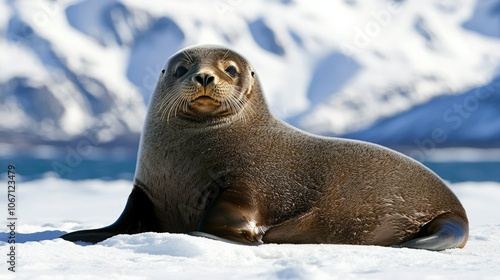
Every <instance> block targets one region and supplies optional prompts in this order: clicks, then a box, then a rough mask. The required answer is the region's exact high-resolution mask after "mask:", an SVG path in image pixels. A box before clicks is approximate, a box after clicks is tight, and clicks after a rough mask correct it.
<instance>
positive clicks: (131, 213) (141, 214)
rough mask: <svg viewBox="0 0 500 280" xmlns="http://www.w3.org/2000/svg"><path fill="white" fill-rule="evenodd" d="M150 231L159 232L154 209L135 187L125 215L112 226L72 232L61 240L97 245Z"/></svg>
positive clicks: (143, 194) (129, 198) (144, 195)
mask: <svg viewBox="0 0 500 280" xmlns="http://www.w3.org/2000/svg"><path fill="white" fill-rule="evenodd" d="M149 231H159V228H158V221H157V218H156V214H155V212H154V207H153V204H152V202H151V200H150V199H149V198H148V197H147V195H146V194H145V193H144V191H142V190H141V189H140V188H138V187H137V186H134V189H133V190H132V193H131V194H130V195H129V197H128V200H127V205H126V206H125V209H124V210H123V213H122V214H121V215H120V217H119V218H118V220H116V222H114V223H113V224H112V225H110V226H107V227H103V228H99V229H89V230H80V231H75V232H71V233H68V234H65V235H63V236H61V238H62V239H64V240H68V241H72V242H76V241H83V242H88V243H93V244H95V243H98V242H101V241H103V240H105V239H108V238H110V237H112V236H115V235H118V234H135V233H140V232H149Z"/></svg>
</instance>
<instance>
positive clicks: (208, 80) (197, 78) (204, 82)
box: [194, 74, 215, 87]
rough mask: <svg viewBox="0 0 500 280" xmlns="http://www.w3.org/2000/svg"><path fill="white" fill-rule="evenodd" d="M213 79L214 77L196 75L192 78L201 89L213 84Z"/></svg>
mask: <svg viewBox="0 0 500 280" xmlns="http://www.w3.org/2000/svg"><path fill="white" fill-rule="evenodd" d="M214 79H215V78H214V76H212V75H210V74H197V75H196V76H194V80H195V81H196V82H198V83H200V84H201V85H202V86H203V87H206V86H207V85H209V84H210V83H213V82H214Z"/></svg>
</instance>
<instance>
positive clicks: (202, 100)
mask: <svg viewBox="0 0 500 280" xmlns="http://www.w3.org/2000/svg"><path fill="white" fill-rule="evenodd" d="M220 105H221V103H220V102H219V101H217V100H215V99H213V98H212V97H210V96H207V95H202V96H199V97H196V98H195V99H193V100H191V102H190V103H189V107H191V109H194V110H195V111H198V112H201V113H208V112H213V111H214V110H215V109H217V108H219V107H220Z"/></svg>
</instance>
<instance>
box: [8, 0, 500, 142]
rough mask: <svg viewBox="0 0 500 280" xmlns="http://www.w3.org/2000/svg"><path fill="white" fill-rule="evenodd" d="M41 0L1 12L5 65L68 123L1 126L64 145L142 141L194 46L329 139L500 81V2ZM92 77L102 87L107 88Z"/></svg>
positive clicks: (14, 104) (14, 103) (283, 114)
mask: <svg viewBox="0 0 500 280" xmlns="http://www.w3.org/2000/svg"><path fill="white" fill-rule="evenodd" d="M32 2H33V1H29V0H19V1H7V2H5V3H1V4H0V15H1V17H0V18H1V19H0V32H2V34H4V33H5V36H1V37H0V51H2V53H4V54H6V55H4V56H2V57H0V62H1V63H0V67H2V65H9V67H5V66H3V67H2V71H0V87H1V86H2V85H8V84H9V82H11V80H12V79H15V78H18V77H25V78H28V79H29V80H30V81H38V82H40V81H42V82H43V83H42V84H43V85H44V86H46V87H47V89H40V90H48V92H49V94H51V95H53V96H54V99H55V100H56V101H57V102H58V103H60V104H62V106H64V113H63V114H56V113H54V116H52V121H53V123H52V124H51V123H48V122H47V121H46V120H44V119H36V118H33V117H32V116H23V115H22V114H19V113H18V114H17V115H18V116H16V119H21V118H22V119H23V121H22V122H15V123H14V122H10V123H4V124H0V129H2V131H9V132H13V133H22V132H25V133H27V134H29V135H34V136H38V137H44V136H43V135H52V136H51V137H53V138H54V139H52V140H66V139H68V138H72V137H73V138H77V137H78V136H81V135H82V134H84V133H85V131H86V130H89V129H96V128H100V127H103V123H104V124H105V125H104V126H105V127H107V130H108V131H107V132H106V133H107V134H108V136H107V138H106V141H112V140H117V141H118V140H119V139H120V138H122V136H127V135H128V136H129V135H130V134H135V135H137V134H138V133H139V132H140V128H141V125H142V119H143V117H144V114H145V109H146V104H147V101H148V99H149V97H150V95H151V92H152V90H153V88H154V84H155V81H156V79H157V75H158V72H159V69H160V68H161V67H162V65H164V63H165V61H166V59H167V58H168V57H169V56H170V55H171V54H173V53H174V52H176V51H177V50H178V49H180V48H182V47H185V46H189V45H193V44H203V43H215V44H221V45H225V46H228V47H230V48H233V49H235V50H236V51H238V52H240V53H242V54H243V55H244V56H245V57H247V58H248V60H249V61H250V62H251V63H252V65H253V66H254V68H255V69H256V72H257V73H258V75H259V80H260V81H261V83H262V86H263V88H264V92H265V94H266V97H267V100H268V102H269V106H270V108H271V110H272V112H273V113H274V114H275V115H277V116H278V117H279V118H281V119H283V120H286V121H287V122H289V123H290V124H292V125H294V126H298V127H300V128H301V129H304V130H307V131H309V132H313V133H320V134H328V135H332V134H335V135H343V134H346V133H349V132H354V131H359V130H361V129H363V128H367V127H370V126H372V125H374V124H375V123H376V122H378V121H380V120H382V119H384V118H388V117H393V116H397V115H399V114H401V113H403V112H405V111H407V110H410V109H411V108H413V107H415V106H418V105H419V104H424V103H426V102H429V101H430V100H432V99H433V98H436V97H438V96H442V95H457V94H461V93H463V92H464V91H466V90H468V89H470V88H473V87H478V86H481V85H485V84H488V83H489V82H490V81H491V80H492V79H494V78H495V76H498V69H499V61H500V53H499V52H498V51H497V50H498V49H499V48H500V38H499V36H498V28H496V27H497V26H498V21H499V17H498V16H499V13H498V4H497V3H496V2H495V1H474V0H464V1H441V2H440V1H437V2H436V1H433V0H426V1H418V2H412V1H385V0H380V1H367V2H366V1H365V2H362V1H338V2H329V3H324V1H319V0H311V1H271V2H269V1H265V0H258V1H233V0H217V1H204V0H192V1H187V2H186V1H162V2H161V3H159V2H158V1H153V0H144V1H133V0H121V1H111V0H109V1H97V0H84V1H78V0H67V1H57V2H54V1H51V0H40V1H36V3H32ZM192 7H196V8H195V9H193V8H192ZM12 23H16V24H12ZM28 31H30V32H28ZM16 62H17V63H16ZM19 62H21V63H19ZM34 73H36V74H34ZM82 79H83V80H95V81H96V82H95V83H94V84H99V85H100V86H99V87H97V92H96V90H95V89H96V87H87V86H86V84H85V83H84V82H82ZM37 89H38V88H37ZM6 92H8V93H9V92H10V94H11V95H12V97H11V98H10V99H9V100H7V101H6V102H5V103H6V104H5V105H4V104H3V103H2V104H0V109H2V111H8V112H14V111H22V110H27V108H26V107H23V106H22V104H20V103H21V102H20V101H19V100H18V99H22V97H21V96H20V95H21V92H22V90H19V91H17V92H11V90H9V88H7V90H6ZM68 93H71V95H68ZM0 97H1V96H0ZM25 103H30V104H31V106H36V105H37V103H36V100H34V99H33V100H26V102H25ZM96 103H97V104H96ZM96 108H97V110H96ZM96 111H98V112H96ZM102 111H106V112H102ZM1 115H2V116H3V115H7V114H5V113H2V114H1ZM26 123H28V124H30V125H26V126H24V127H23V126H22V125H23V124H26ZM40 126H44V127H46V128H47V129H40ZM112 126H114V127H118V128H117V129H110V127H112ZM391 136H392V135H391ZM391 136H389V137H391ZM18 138H19V137H18ZM24 141H26V140H24ZM35 142H36V141H35Z"/></svg>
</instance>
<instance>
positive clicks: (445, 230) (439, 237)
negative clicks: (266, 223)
mask: <svg viewBox="0 0 500 280" xmlns="http://www.w3.org/2000/svg"><path fill="white" fill-rule="evenodd" d="M468 238H469V225H468V222H467V220H466V219H464V218H462V217H461V216H459V215H457V214H453V213H446V214H442V215H440V216H437V217H436V218H434V219H433V220H432V221H430V222H429V223H427V224H426V225H425V226H424V227H423V228H422V229H421V230H420V232H419V233H418V235H417V238H415V239H412V240H409V241H406V242H403V243H402V244H401V245H400V246H401V247H408V248H414V249H426V250H431V251H441V250H445V249H451V248H463V247H464V246H465V243H467V239H468Z"/></svg>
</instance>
